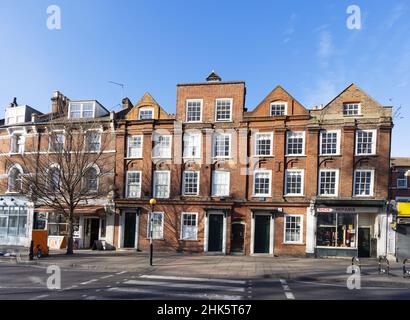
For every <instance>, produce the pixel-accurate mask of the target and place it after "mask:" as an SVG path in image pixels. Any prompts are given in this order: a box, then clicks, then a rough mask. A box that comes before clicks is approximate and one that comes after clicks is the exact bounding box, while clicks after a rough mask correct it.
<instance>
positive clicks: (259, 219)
mask: <svg viewBox="0 0 410 320" xmlns="http://www.w3.org/2000/svg"><path fill="white" fill-rule="evenodd" d="M254 220H255V222H254V247H253V253H270V242H271V241H270V238H271V233H270V229H271V228H270V226H271V216H268V215H255V218H254Z"/></svg>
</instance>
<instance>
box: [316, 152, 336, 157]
mask: <svg viewBox="0 0 410 320" xmlns="http://www.w3.org/2000/svg"><path fill="white" fill-rule="evenodd" d="M341 156H342V155H341V154H340V153H321V154H319V157H341Z"/></svg>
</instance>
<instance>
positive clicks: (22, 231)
mask: <svg viewBox="0 0 410 320" xmlns="http://www.w3.org/2000/svg"><path fill="white" fill-rule="evenodd" d="M32 212H33V210H32V208H31V206H29V205H28V202H27V201H26V199H24V198H22V197H2V198H1V199H0V245H2V246H24V247H29V246H30V241H31V231H32Z"/></svg>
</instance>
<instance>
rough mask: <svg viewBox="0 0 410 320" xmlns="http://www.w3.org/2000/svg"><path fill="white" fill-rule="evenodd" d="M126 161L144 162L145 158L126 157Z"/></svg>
mask: <svg viewBox="0 0 410 320" xmlns="http://www.w3.org/2000/svg"><path fill="white" fill-rule="evenodd" d="M124 159H125V160H142V159H144V158H143V157H125V158H124Z"/></svg>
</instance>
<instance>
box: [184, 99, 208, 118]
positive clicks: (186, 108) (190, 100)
mask: <svg viewBox="0 0 410 320" xmlns="http://www.w3.org/2000/svg"><path fill="white" fill-rule="evenodd" d="M198 101H199V102H201V113H200V115H201V116H200V119H199V121H188V102H198ZM203 109H204V99H186V101H185V122H186V123H201V122H202V118H203V116H202V113H203Z"/></svg>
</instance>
